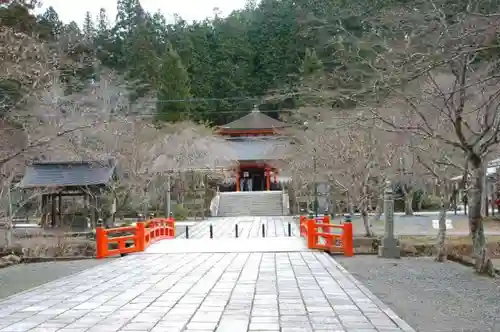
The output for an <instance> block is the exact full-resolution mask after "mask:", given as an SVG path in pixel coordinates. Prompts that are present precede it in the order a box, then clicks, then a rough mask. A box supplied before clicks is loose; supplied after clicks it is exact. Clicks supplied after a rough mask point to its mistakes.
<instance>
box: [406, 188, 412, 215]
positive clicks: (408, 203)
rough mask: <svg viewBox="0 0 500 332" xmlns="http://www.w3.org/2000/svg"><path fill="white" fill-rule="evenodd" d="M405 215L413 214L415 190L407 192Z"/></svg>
mask: <svg viewBox="0 0 500 332" xmlns="http://www.w3.org/2000/svg"><path fill="white" fill-rule="evenodd" d="M405 215H407V216H413V191H410V192H407V193H406V194H405Z"/></svg>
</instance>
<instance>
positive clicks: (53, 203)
mask: <svg viewBox="0 0 500 332" xmlns="http://www.w3.org/2000/svg"><path fill="white" fill-rule="evenodd" d="M50 200H51V201H50V204H51V209H50V210H51V211H50V224H51V226H52V227H55V226H56V194H51V195H50Z"/></svg>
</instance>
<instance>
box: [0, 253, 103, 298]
mask: <svg viewBox="0 0 500 332" xmlns="http://www.w3.org/2000/svg"><path fill="white" fill-rule="evenodd" d="M104 262H106V260H96V259H85V260H79V261H68V262H47V263H32V264H20V265H13V266H9V267H6V268H3V269H0V299H2V298H5V297H8V296H10V295H12V294H16V293H19V292H22V291H25V290H28V289H31V288H33V287H36V286H40V285H42V284H44V283H47V282H49V281H53V280H56V279H59V278H63V277H66V276H69V275H72V274H75V273H78V272H81V271H83V270H86V269H88V268H91V267H94V266H97V265H100V264H102V263H104Z"/></svg>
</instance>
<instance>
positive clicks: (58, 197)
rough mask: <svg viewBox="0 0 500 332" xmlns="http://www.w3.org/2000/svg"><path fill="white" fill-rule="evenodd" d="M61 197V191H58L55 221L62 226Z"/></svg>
mask: <svg viewBox="0 0 500 332" xmlns="http://www.w3.org/2000/svg"><path fill="white" fill-rule="evenodd" d="M62 198H63V195H62V192H59V194H58V195H57V209H58V210H59V211H57V221H58V224H59V226H63V222H62Z"/></svg>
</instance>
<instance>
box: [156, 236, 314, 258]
mask: <svg viewBox="0 0 500 332" xmlns="http://www.w3.org/2000/svg"><path fill="white" fill-rule="evenodd" d="M307 250H308V249H307V244H306V240H305V239H304V238H300V237H286V238H277V237H270V238H249V239H240V238H238V239H235V238H223V239H206V238H202V239H175V241H160V242H156V243H154V244H153V245H151V246H150V247H148V248H147V249H146V253H148V254H173V253H230V252H233V253H237V252H294V251H307Z"/></svg>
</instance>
